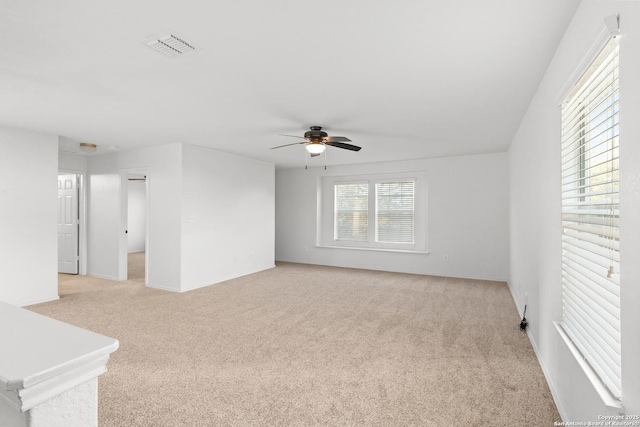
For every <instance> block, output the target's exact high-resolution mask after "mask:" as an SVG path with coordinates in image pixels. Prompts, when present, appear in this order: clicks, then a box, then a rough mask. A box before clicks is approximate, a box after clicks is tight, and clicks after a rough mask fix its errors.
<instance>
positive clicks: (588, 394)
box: [509, 0, 640, 422]
mask: <svg viewBox="0 0 640 427" xmlns="http://www.w3.org/2000/svg"><path fill="white" fill-rule="evenodd" d="M617 14H619V15H620V30H621V35H620V153H621V160H620V177H621V178H620V188H621V190H620V201H621V202H620V212H621V213H620V234H621V236H622V237H621V240H620V254H621V294H622V307H621V313H622V314H621V316H622V325H621V327H622V338H621V339H622V377H623V378H622V400H623V405H624V406H625V412H626V413H627V414H634V415H637V414H640V363H638V361H639V360H640V340H639V339H638V337H639V336H640V310H638V306H639V305H640V286H638V283H640V263H638V259H640V239H638V236H640V144H638V141H639V140H640V120H638V116H639V115H640V55H638V52H640V3H639V2H632V1H598V0H585V1H583V2H582V3H581V5H580V7H579V9H578V11H577V12H576V15H575V17H574V18H573V21H572V23H571V25H570V26H569V28H568V29H567V32H566V33H565V35H564V38H563V40H562V42H561V43H560V45H559V47H558V49H557V51H556V54H555V56H554V58H553V60H552V62H551V64H550V66H549V68H548V70H547V72H546V75H545V77H544V79H543V81H542V82H541V84H540V87H539V88H538V91H537V93H536V95H535V97H534V98H533V100H532V102H531V104H530V106H529V109H528V111H527V113H526V115H525V117H524V119H523V121H522V123H521V125H520V128H519V130H518V131H517V133H516V136H515V138H514V140H513V142H512V144H511V148H510V150H509V166H510V168H509V170H510V177H509V179H510V183H511V190H510V194H511V196H510V199H511V202H510V217H511V233H510V238H511V274H510V278H509V286H510V288H511V292H512V294H513V295H514V298H515V300H516V303H517V305H518V307H519V309H520V311H521V312H522V309H523V306H524V302H525V299H528V306H527V319H528V321H529V336H530V338H531V341H532V342H533V345H534V348H535V349H536V353H537V355H538V358H539V360H540V363H541V365H542V367H543V369H544V371H545V374H546V375H547V379H548V381H549V384H550V386H551V390H552V392H553V393H554V397H555V398H556V403H557V405H558V408H559V410H560V413H561V415H562V416H563V419H564V420H565V421H576V422H577V421H583V422H587V421H593V422H596V421H602V420H601V419H598V417H599V416H606V415H615V414H618V413H619V410H614V409H611V408H609V407H606V406H605V405H604V404H603V402H602V400H601V399H600V398H599V396H598V395H597V394H596V391H595V389H594V387H593V386H592V385H591V383H590V382H589V381H588V380H587V377H586V375H585V373H584V372H583V371H582V369H581V368H580V367H579V366H578V363H577V362H576V359H575V358H574V357H573V356H572V354H571V353H570V351H569V349H568V347H567V345H566V344H565V343H564V341H562V339H561V338H560V336H559V334H558V332H557V330H556V329H555V327H554V324H553V322H554V321H559V320H561V316H562V295H561V292H562V284H561V221H560V207H561V198H560V139H561V136H560V132H561V128H560V125H561V120H560V102H561V101H562V98H563V97H564V95H566V92H567V91H568V90H569V88H570V87H571V85H572V84H573V83H575V80H577V78H578V77H579V73H580V72H581V71H583V67H584V66H586V65H588V62H589V61H588V58H587V56H588V54H589V52H590V51H593V48H594V45H595V43H596V42H597V40H598V39H599V38H600V34H602V32H603V31H604V30H605V25H604V18H605V17H608V16H611V15H617ZM585 61H586V62H585ZM581 64H582V66H581Z"/></svg>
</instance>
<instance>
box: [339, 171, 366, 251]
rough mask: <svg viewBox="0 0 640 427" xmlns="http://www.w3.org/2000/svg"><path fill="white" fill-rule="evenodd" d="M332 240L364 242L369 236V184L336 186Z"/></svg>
mask: <svg viewBox="0 0 640 427" xmlns="http://www.w3.org/2000/svg"><path fill="white" fill-rule="evenodd" d="M334 194H335V204H334V206H335V218H334V224H335V229H334V239H335V240H351V241H357V242H366V241H367V237H368V234H369V183H367V182H364V183H353V184H336V186H335V192H334Z"/></svg>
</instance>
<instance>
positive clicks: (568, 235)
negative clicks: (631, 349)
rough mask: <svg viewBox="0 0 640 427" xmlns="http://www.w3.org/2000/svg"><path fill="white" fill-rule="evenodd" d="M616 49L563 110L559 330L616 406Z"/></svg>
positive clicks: (601, 58)
mask: <svg viewBox="0 0 640 427" xmlns="http://www.w3.org/2000/svg"><path fill="white" fill-rule="evenodd" d="M618 97H619V91H618V42H617V39H616V38H613V39H611V41H610V42H609V43H608V44H607V46H605V48H604V49H603V50H602V52H601V53H600V54H599V55H598V57H597V58H596V60H595V61H594V62H593V63H592V65H591V66H590V67H589V69H588V70H587V72H586V73H585V74H584V75H583V76H582V78H581V79H580V80H579V81H578V83H577V84H576V86H575V87H574V89H573V90H572V92H571V93H569V95H568V96H567V97H566V98H565V100H564V102H563V105H562V228H563V232H562V298H563V300H562V306H563V327H564V329H565V331H566V332H567V334H568V335H569V336H570V337H571V340H572V341H573V343H574V344H575V345H576V347H577V348H578V349H579V350H580V352H581V353H582V355H583V356H584V358H585V359H586V360H587V361H588V362H589V364H590V365H591V367H592V368H593V370H594V371H595V372H596V373H597V374H598V375H599V376H600V378H601V380H602V382H603V384H604V385H605V386H606V387H607V388H608V389H609V391H610V392H611V394H612V395H613V396H614V397H616V398H620V394H621V369H620V366H621V355H620V276H619V272H620V253H619V237H620V236H619V229H618V218H619V149H618V145H619V137H618V133H619V111H618Z"/></svg>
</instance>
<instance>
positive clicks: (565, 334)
mask: <svg viewBox="0 0 640 427" xmlns="http://www.w3.org/2000/svg"><path fill="white" fill-rule="evenodd" d="M610 18H612V17H610ZM616 35H617V31H611V29H610V28H609V29H603V31H602V32H601V33H600V35H599V37H598V38H597V40H596V42H594V43H593V45H592V46H591V48H590V49H589V51H588V53H587V55H585V57H584V58H583V60H582V61H581V63H580V66H579V67H578V69H577V70H576V71H575V72H574V73H573V74H572V76H571V78H570V79H569V80H568V81H567V84H566V85H565V86H564V90H563V91H562V96H561V97H558V99H557V101H558V105H559V110H560V113H561V112H562V104H563V102H564V100H565V99H566V98H568V96H569V95H570V94H571V93H572V92H573V91H574V88H575V86H577V85H578V83H580V80H581V79H582V78H583V76H584V75H585V74H587V73H588V72H589V69H590V67H592V65H593V63H594V61H595V60H596V58H597V57H598V56H599V55H600V53H601V52H602V51H603V49H604V48H605V46H606V45H607V44H608V43H609V42H610V40H611V39H612V38H613V37H615V36H616ZM618 96H619V94H618ZM562 185H563V183H562V182H561V186H562ZM562 206H563V209H564V202H563V203H562ZM563 229H564V227H563ZM561 239H562V241H563V242H564V232H563V233H562V235H561ZM563 252H564V250H563ZM561 269H562V271H564V262H562V265H561ZM562 289H563V292H564V284H563V285H562ZM564 307H565V302H564V296H563V298H562V301H561V309H562V312H563V313H564V309H565V308H564ZM554 325H555V327H556V329H557V331H558V333H559V334H560V336H561V338H562V340H563V341H564V342H565V344H566V345H567V347H568V349H569V350H570V352H571V353H572V354H573V356H574V357H575V358H576V361H577V363H578V365H579V366H580V368H581V369H582V370H583V372H584V373H585V376H586V377H587V379H588V380H589V381H590V382H591V383H592V385H593V387H594V389H595V391H596V392H597V393H598V395H599V396H600V398H601V399H602V401H603V403H604V404H605V405H606V406H609V407H612V408H622V391H621V392H620V397H616V396H615V395H614V393H612V392H611V391H610V390H609V388H608V387H607V386H605V385H604V383H603V380H602V378H601V377H600V375H599V374H597V373H596V371H595V369H594V368H593V367H592V366H591V365H590V363H589V362H587V360H586V359H585V356H584V355H583V354H582V352H581V350H579V347H578V345H576V343H575V342H574V341H573V338H572V337H571V335H572V333H571V330H570V327H569V325H568V324H567V323H566V322H565V321H564V314H563V315H562V320H561V321H558V322H554Z"/></svg>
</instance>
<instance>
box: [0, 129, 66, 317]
mask: <svg viewBox="0 0 640 427" xmlns="http://www.w3.org/2000/svg"><path fill="white" fill-rule="evenodd" d="M57 176H58V137H57V136H55V135H46V134H41V133H36V132H28V131H23V130H18V129H10V128H0V272H2V273H1V274H2V280H1V281H0V301H5V302H8V303H11V304H15V305H29V304H35V303H38V302H43V301H49V300H54V299H57V298H58V276H57V268H58V267H57V251H58V246H57V226H56V215H57V203H56V200H57V189H56V188H57V187H56V186H57Z"/></svg>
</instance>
